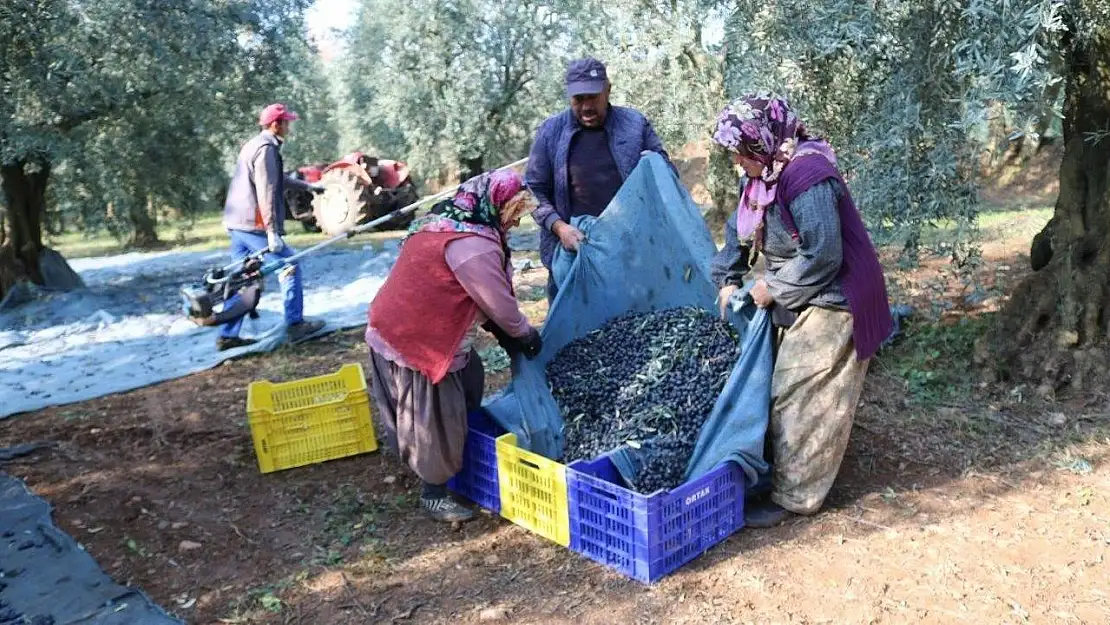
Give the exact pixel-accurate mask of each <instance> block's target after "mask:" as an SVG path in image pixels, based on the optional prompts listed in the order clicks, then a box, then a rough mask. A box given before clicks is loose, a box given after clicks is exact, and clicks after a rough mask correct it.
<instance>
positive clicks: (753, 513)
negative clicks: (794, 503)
mask: <svg viewBox="0 0 1110 625" xmlns="http://www.w3.org/2000/svg"><path fill="white" fill-rule="evenodd" d="M792 516H794V513H793V512H791V511H789V510H787V509H786V508H783V507H782V506H780V505H778V504H776V503H772V502H770V501H765V502H761V503H752V504H751V505H749V506H748V509H747V510H745V511H744V526H745V527H754V528H768V527H774V526H776V525H779V524H781V523H782V522H783V521H786V520H787V519H789V518H790V517H792Z"/></svg>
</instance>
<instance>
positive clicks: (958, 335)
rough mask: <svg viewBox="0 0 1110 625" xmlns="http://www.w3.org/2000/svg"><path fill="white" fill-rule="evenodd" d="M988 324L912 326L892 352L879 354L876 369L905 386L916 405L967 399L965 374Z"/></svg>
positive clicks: (982, 321)
mask: <svg viewBox="0 0 1110 625" xmlns="http://www.w3.org/2000/svg"><path fill="white" fill-rule="evenodd" d="M988 324H989V321H988V320H985V319H981V318H979V319H961V320H960V321H959V322H958V323H956V324H954V325H944V324H941V323H920V324H913V323H911V324H910V326H909V327H908V328H907V329H906V333H905V336H904V337H902V338H901V339H900V340H899V341H898V342H897V343H895V345H894V346H893V347H892V348H889V349H887V350H884V351H883V353H882V354H881V356H880V358H879V361H878V367H879V369H880V370H881V371H888V372H890V373H892V374H893V375H894V377H895V378H897V379H900V380H902V381H903V383H904V384H905V391H906V393H907V395H908V397H909V398H910V399H912V400H913V402H914V403H915V404H918V405H925V406H928V405H935V404H937V403H942V402H945V401H949V400H953V399H956V398H960V397H965V396H967V394H968V393H970V392H971V389H972V387H973V385H974V382H975V381H974V379H972V378H971V377H969V372H971V371H973V370H974V369H975V367H974V364H973V362H972V354H973V353H974V348H975V342H976V341H977V340H978V339H979V338H980V337H982V336H983V335H984V334H985V332H986V330H987V328H988V327H989V325H988Z"/></svg>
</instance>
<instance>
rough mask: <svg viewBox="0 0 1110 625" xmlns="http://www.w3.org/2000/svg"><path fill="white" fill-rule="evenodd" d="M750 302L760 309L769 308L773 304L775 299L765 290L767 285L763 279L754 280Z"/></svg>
mask: <svg viewBox="0 0 1110 625" xmlns="http://www.w3.org/2000/svg"><path fill="white" fill-rule="evenodd" d="M751 294H752V301H754V302H755V305H756V306H759V307H760V308H769V307H770V306H771V304H774V303H775V298H774V297H773V296H772V295H771V292H770V291H768V290H767V283H766V282H765V281H764V280H763V279H759V280H756V282H755V284H754V285H752V290H751Z"/></svg>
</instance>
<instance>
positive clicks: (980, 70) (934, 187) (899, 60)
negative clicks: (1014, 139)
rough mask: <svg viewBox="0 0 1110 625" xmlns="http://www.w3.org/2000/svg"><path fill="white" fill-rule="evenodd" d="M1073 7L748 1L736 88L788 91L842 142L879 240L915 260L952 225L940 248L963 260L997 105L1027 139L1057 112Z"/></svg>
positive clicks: (730, 86)
mask: <svg viewBox="0 0 1110 625" xmlns="http://www.w3.org/2000/svg"><path fill="white" fill-rule="evenodd" d="M1067 6H1068V5H1066V4H1065V3H1064V2H1061V1H1059V0H1020V1H1017V2H1003V1H1001V0H966V1H964V2H957V3H953V2H938V1H933V0H926V1H922V0H896V1H895V2H886V3H879V4H875V3H871V2H864V1H861V0H824V1H822V2H819V3H817V4H813V3H809V2H801V1H800V0H786V1H785V2H778V3H772V4H768V3H763V2H755V1H753V0H742V1H741V2H739V3H738V4H737V5H736V9H735V11H734V13H733V14H732V16H731V17H730V20H729V23H728V28H727V29H726V41H727V43H728V44H729V54H728V59H727V61H726V65H727V71H726V90H727V91H728V93H729V94H730V95H732V96H735V95H738V94H740V93H742V92H745V91H748V90H751V89H756V88H769V89H773V90H776V91H779V92H785V93H787V94H788V95H790V96H791V98H792V99H793V100H794V101H795V104H796V105H798V106H799V108H800V109H801V111H802V113H803V115H804V117H805V118H807V119H808V120H809V121H810V123H811V126H812V127H813V128H814V129H815V130H817V131H819V132H821V133H822V134H824V135H825V136H827V137H828V138H829V139H830V140H831V141H832V142H833V143H834V145H835V147H837V148H838V151H839V154H840V158H841V159H842V164H843V166H844V168H845V170H846V171H847V172H848V173H849V174H850V175H851V177H852V182H853V192H854V194H855V195H856V197H857V201H858V203H859V204H860V206H861V209H862V211H863V213H864V215H865V218H866V219H867V221H868V223H869V225H870V227H871V229H872V232H873V233H874V234H875V235H876V236H877V238H878V239H880V240H882V241H895V242H899V243H902V244H904V246H905V248H906V250H907V251H908V252H909V253H910V254H911V255H913V254H914V253H915V252H916V251H917V250H918V248H919V247H920V246H921V243H922V241H921V232H922V229H923V228H926V227H928V226H930V225H935V224H937V223H938V222H942V221H952V222H954V223H956V224H957V230H958V235H957V236H956V237H954V238H952V239H949V240H945V241H942V242H941V244H940V245H939V246H937V249H938V250H939V251H941V252H943V253H946V254H948V255H950V256H951V257H953V258H955V259H957V260H963V259H965V258H968V257H969V256H972V255H973V253H974V246H973V245H972V242H973V241H974V238H975V228H974V223H975V215H976V213H977V211H978V208H979V207H978V201H977V196H976V178H977V175H978V173H979V164H980V163H979V159H980V155H981V154H982V152H983V151H984V149H985V148H986V147H987V145H986V142H987V141H990V140H993V139H997V138H998V137H994V136H990V135H984V134H983V133H982V132H981V131H982V129H983V128H984V126H985V125H986V123H987V122H988V115H989V114H990V113H991V112H992V111H994V112H995V114H997V111H998V110H999V109H998V106H997V105H998V104H1001V105H1002V106H1003V110H1005V109H1006V108H1009V109H1010V110H1011V112H1013V113H1014V114H1015V115H1016V117H1015V118H1016V119H1017V120H1018V121H1017V122H1016V127H1015V128H1012V129H1010V132H1012V133H1017V134H1020V133H1021V132H1032V131H1033V130H1034V129H1035V128H1036V127H1037V126H1038V124H1037V122H1038V121H1039V119H1040V117H1043V116H1044V115H1047V114H1052V112H1053V111H1054V110H1055V109H1056V106H1057V104H1058V103H1057V100H1056V97H1057V96H1056V94H1057V92H1058V89H1057V87H1058V85H1059V81H1060V80H1061V77H1060V76H1059V74H1058V72H1059V71H1060V69H1061V68H1060V64H1059V59H1060V58H1061V56H1060V55H1061V53H1062V50H1063V47H1064V45H1065V42H1064V39H1063V38H1062V35H1063V34H1064V33H1065V32H1067V31H1068V28H1067V27H1066V26H1065V24H1066V23H1067V20H1065V19H1064V18H1063V16H1064V15H1065V14H1066V13H1067V11H1068V9H1067ZM1073 28H1074V26H1073Z"/></svg>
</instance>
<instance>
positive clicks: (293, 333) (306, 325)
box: [286, 320, 325, 343]
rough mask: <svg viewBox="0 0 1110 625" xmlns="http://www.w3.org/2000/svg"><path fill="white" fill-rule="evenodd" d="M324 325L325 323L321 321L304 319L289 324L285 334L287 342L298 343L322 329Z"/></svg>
mask: <svg viewBox="0 0 1110 625" xmlns="http://www.w3.org/2000/svg"><path fill="white" fill-rule="evenodd" d="M324 325H325V323H324V322H323V321H308V320H305V321H302V322H300V323H294V324H293V325H291V326H289V328H288V329H286V334H287V335H288V336H289V342H291V343H299V342H301V341H303V340H305V339H307V338H308V337H310V336H312V335H313V334H316V333H317V332H319V331H320V330H322V329H323V328H324Z"/></svg>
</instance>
